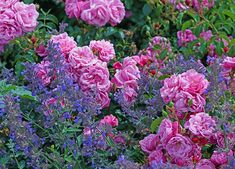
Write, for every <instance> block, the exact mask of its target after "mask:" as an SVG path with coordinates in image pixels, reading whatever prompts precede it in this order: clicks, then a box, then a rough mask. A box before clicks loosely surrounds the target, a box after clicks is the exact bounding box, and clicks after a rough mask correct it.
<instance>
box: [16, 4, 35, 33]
mask: <svg viewBox="0 0 235 169" xmlns="http://www.w3.org/2000/svg"><path fill="white" fill-rule="evenodd" d="M13 9H14V10H15V19H16V21H17V22H18V23H19V24H20V25H21V26H22V29H23V31H24V32H31V31H33V30H34V29H35V28H36V26H37V24H38V22H37V18H38V16H39V13H38V12H37V10H36V7H35V5H34V4H29V5H28V4H24V3H23V2H17V3H15V4H14V6H13Z"/></svg>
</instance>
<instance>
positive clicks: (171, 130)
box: [157, 119, 179, 146]
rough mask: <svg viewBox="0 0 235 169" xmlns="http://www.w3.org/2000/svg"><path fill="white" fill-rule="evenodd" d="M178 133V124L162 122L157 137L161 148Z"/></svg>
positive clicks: (169, 121)
mask: <svg viewBox="0 0 235 169" xmlns="http://www.w3.org/2000/svg"><path fill="white" fill-rule="evenodd" d="M178 133H179V123H178V122H177V121H176V122H171V120H169V119H164V120H162V122H161V124H160V126H159V128H158V132H157V135H158V136H159V138H160V141H161V143H162V145H163V146H165V145H166V144H167V142H168V141H169V140H170V139H171V138H172V137H173V136H175V135H176V134H178Z"/></svg>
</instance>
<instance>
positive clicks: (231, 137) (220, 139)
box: [213, 131, 235, 149]
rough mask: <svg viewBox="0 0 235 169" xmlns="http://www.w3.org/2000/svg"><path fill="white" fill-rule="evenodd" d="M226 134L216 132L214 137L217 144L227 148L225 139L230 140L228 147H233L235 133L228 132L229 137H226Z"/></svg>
mask: <svg viewBox="0 0 235 169" xmlns="http://www.w3.org/2000/svg"><path fill="white" fill-rule="evenodd" d="M224 137H225V136H224V134H223V133H222V132H220V131H219V132H217V133H215V135H214V137H213V139H214V140H215V142H216V144H217V146H218V147H219V148H223V149H224V148H225V139H226V141H227V142H228V147H229V148H230V149H232V147H233V146H234V145H235V135H234V133H228V134H227V135H226V137H227V138H224Z"/></svg>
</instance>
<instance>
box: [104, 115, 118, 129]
mask: <svg viewBox="0 0 235 169" xmlns="http://www.w3.org/2000/svg"><path fill="white" fill-rule="evenodd" d="M100 123H101V124H109V125H110V126H112V127H117V126H118V118H117V117H115V116H114V115H112V114H110V115H107V116H105V117H104V118H103V119H101V120H100Z"/></svg>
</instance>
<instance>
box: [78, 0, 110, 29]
mask: <svg viewBox="0 0 235 169" xmlns="http://www.w3.org/2000/svg"><path fill="white" fill-rule="evenodd" d="M81 19H82V20H84V21H86V22H87V23H88V24H91V25H96V26H104V25H105V24H106V23H107V22H108V21H109V19H110V15H109V11H108V9H107V2H105V1H103V0H90V8H89V9H87V10H83V11H82V13H81Z"/></svg>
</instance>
